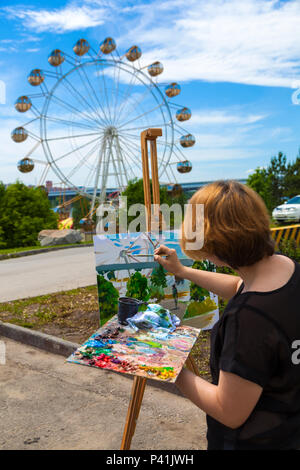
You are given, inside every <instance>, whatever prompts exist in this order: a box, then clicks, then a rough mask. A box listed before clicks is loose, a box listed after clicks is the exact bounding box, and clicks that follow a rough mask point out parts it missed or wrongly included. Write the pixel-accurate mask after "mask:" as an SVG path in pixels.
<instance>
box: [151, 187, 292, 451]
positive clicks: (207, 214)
mask: <svg viewBox="0 0 300 470" xmlns="http://www.w3.org/2000/svg"><path fill="white" fill-rule="evenodd" d="M190 204H192V207H195V206H196V205H197V204H204V244H203V246H202V248H201V249H200V250H199V249H196V250H193V249H191V247H190V245H191V243H190V242H191V240H187V238H186V235H185V234H186V233H191V231H194V233H195V229H196V233H197V227H196V226H195V225H196V221H195V218H194V217H193V215H191V214H195V211H189V215H187V216H186V218H185V220H184V223H183V226H182V240H181V245H182V248H183V250H184V252H185V253H186V254H187V255H188V256H189V257H191V258H193V259H195V260H199V259H208V260H210V261H212V262H213V263H215V264H216V265H217V266H227V267H231V268H233V269H234V270H235V271H236V273H237V274H238V276H232V275H227V274H219V273H212V272H206V271H199V270H195V269H192V268H188V267H184V266H183V265H182V264H181V263H180V262H179V260H178V258H177V255H176V252H175V250H170V249H169V248H167V247H165V246H160V248H158V249H157V250H156V252H155V259H156V260H157V261H158V262H159V263H160V264H161V265H162V266H163V267H164V268H165V269H166V270H168V271H169V272H172V273H174V274H175V275H176V276H178V277H181V278H185V279H189V280H190V281H192V282H194V283H196V284H198V285H200V286H201V287H203V288H205V289H207V290H209V291H212V292H214V293H215V294H217V295H219V296H220V297H222V298H225V299H230V300H229V302H228V304H227V307H226V309H225V311H224V313H223V315H222V316H221V318H220V320H219V321H218V322H217V323H216V324H215V326H214V327H213V329H212V332H211V359H210V367H211V374H212V379H213V380H212V383H209V382H207V381H205V380H203V379H202V378H200V377H197V376H196V375H194V374H193V373H192V372H190V371H189V370H187V369H186V368H184V369H182V371H181V373H180V375H179V376H178V379H177V381H176V385H177V386H178V388H179V389H180V390H181V391H182V393H183V394H184V395H185V396H186V397H188V398H189V399H190V400H191V401H192V402H193V403H194V404H195V405H197V406H198V407H199V408H201V409H202V410H203V411H204V412H205V413H206V414H207V429H208V431H207V440H208V449H275V448H276V449H296V448H299V447H300V364H298V362H300V350H299V355H297V350H295V347H298V348H299V347H300V341H299V340H300V307H299V306H300V265H299V264H298V263H296V262H294V261H293V260H291V259H290V258H288V257H286V256H283V255H280V254H276V253H274V243H273V240H272V238H271V235H270V229H269V216H268V213H267V210H266V207H265V205H264V203H263V201H262V200H261V198H260V197H259V196H258V195H257V194H256V193H255V192H254V191H253V190H251V189H250V188H248V187H247V186H245V185H242V184H240V183H238V182H235V181H219V182H216V183H212V184H209V185H207V186H205V187H203V188H202V189H200V190H199V191H198V192H197V193H196V194H194V196H193V197H192V199H191V200H190ZM188 242H189V245H188V246H189V249H187V243H188ZM297 340H298V341H299V342H298V341H297ZM297 345H298V346H297ZM298 357H299V360H298Z"/></svg>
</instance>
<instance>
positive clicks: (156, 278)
mask: <svg viewBox="0 0 300 470" xmlns="http://www.w3.org/2000/svg"><path fill="white" fill-rule="evenodd" d="M150 282H151V284H152V285H153V286H155V287H162V288H164V287H167V280H166V271H165V270H164V268H163V267H162V266H161V265H159V266H158V267H157V268H154V269H153V271H152V274H151V278H150Z"/></svg>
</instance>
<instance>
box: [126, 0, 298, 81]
mask: <svg viewBox="0 0 300 470" xmlns="http://www.w3.org/2000/svg"><path fill="white" fill-rule="evenodd" d="M139 9H140V11H141V12H142V13H141V18H139V21H137V22H136V27H132V24H131V29H130V30H128V31H127V32H126V34H125V35H124V37H122V38H121V40H122V42H124V40H125V39H126V41H127V42H128V40H129V42H131V40H132V41H133V40H135V42H137V43H138V44H140V45H141V47H143V48H144V49H146V50H147V52H146V54H145V57H144V58H146V60H149V61H150V60H154V59H159V60H161V61H162V62H163V64H164V66H165V72H164V79H165V78H166V79H167V80H171V79H172V80H173V79H176V80H179V81H184V80H206V81H223V82H224V81H228V82H234V83H244V84H251V85H266V86H284V87H291V85H292V82H293V80H295V79H296V78H297V76H298V71H299V60H300V30H299V27H298V24H299V20H300V2H299V1H298V0H290V1H287V2H278V1H275V0H271V1H265V0H243V1H242V2H241V1H239V0H227V1H224V0H223V1H222V0H211V1H209V2H207V1H204V0H189V1H188V2H186V1H181V0H179V1H171V0H166V1H165V2H163V3H159V1H158V0H157V1H155V2H154V3H153V2H152V5H151V12H150V6H149V8H147V7H146V6H144V11H143V10H142V9H141V7H139ZM153 12H156V14H155V16H154V13H153ZM150 48H152V51H151V52H150V51H149V49H150Z"/></svg>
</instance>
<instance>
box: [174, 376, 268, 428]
mask: <svg viewBox="0 0 300 470" xmlns="http://www.w3.org/2000/svg"><path fill="white" fill-rule="evenodd" d="M176 386H177V387H178V388H179V390H180V391H181V392H182V393H183V394H184V395H185V396H186V397H187V398H189V399H190V400H191V401H192V402H193V403H194V404H195V405H196V406H198V407H199V408H201V410H203V411H204V412H205V413H207V414H208V415H209V416H211V417H212V418H214V419H216V420H217V421H219V422H220V423H222V424H224V425H225V426H228V427H230V428H232V429H236V428H238V427H240V426H241V425H242V424H243V423H244V422H245V421H246V420H247V418H248V417H249V416H250V414H251V412H252V410H253V408H254V407H255V405H256V403H257V402H258V400H259V397H260V395H261V393H262V390H263V389H262V387H261V386H260V385H258V384H256V383H254V382H250V381H249V380H245V379H243V378H241V377H239V376H238V375H235V374H232V373H230V372H224V371H222V370H220V377H219V384H218V385H213V384H211V383H209V382H207V381H206V380H203V379H201V378H200V377H198V376H196V375H195V374H193V373H192V372H190V371H189V370H188V369H185V368H184V369H182V371H181V372H180V374H179V376H178V378H177V380H176Z"/></svg>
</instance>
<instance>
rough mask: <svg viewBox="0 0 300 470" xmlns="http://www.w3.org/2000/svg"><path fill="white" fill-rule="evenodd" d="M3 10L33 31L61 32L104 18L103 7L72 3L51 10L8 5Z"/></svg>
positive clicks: (95, 22)
mask: <svg viewBox="0 0 300 470" xmlns="http://www.w3.org/2000/svg"><path fill="white" fill-rule="evenodd" d="M3 10H4V11H6V13H7V14H8V15H9V17H11V18H17V19H19V20H21V21H22V23H23V24H24V26H25V27H27V28H29V29H33V30H35V32H45V31H51V32H56V33H63V32H70V31H76V30H79V29H86V28H93V27H95V26H99V25H102V24H103V23H104V21H105V19H106V18H105V9H104V8H98V9H92V8H88V7H85V6H75V5H72V4H70V5H68V6H66V7H65V8H62V9H53V10H46V9H41V10H36V9H34V10H33V9H30V8H28V9H21V8H10V7H6V8H3Z"/></svg>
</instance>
